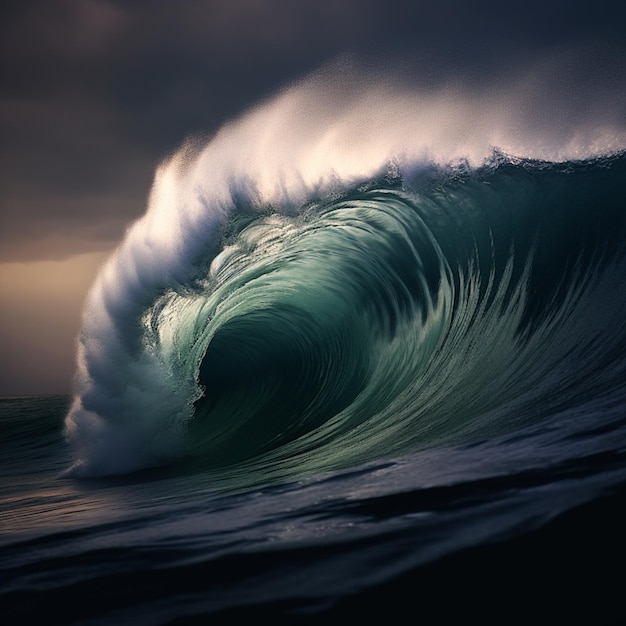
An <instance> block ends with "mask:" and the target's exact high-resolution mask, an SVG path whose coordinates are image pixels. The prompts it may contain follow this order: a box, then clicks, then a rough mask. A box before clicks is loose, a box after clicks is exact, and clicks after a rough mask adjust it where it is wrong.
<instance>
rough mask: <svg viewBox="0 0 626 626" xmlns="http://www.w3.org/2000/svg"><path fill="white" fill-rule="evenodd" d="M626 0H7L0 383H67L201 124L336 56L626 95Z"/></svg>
mask: <svg viewBox="0 0 626 626" xmlns="http://www.w3.org/2000/svg"><path fill="white" fill-rule="evenodd" d="M624 7H625V5H624V3H623V2H617V1H613V2H606V1H602V0H599V1H596V2H593V3H589V2H585V3H582V2H575V1H571V0H570V1H565V0H563V1H561V0H556V1H552V2H551V1H550V0H541V1H539V0H531V1H526V2H516V3H511V2H502V1H500V2H492V1H488V0H483V1H472V0H467V1H460V0H425V1H420V0H412V1H409V0H317V1H315V2H312V1H309V0H176V1H174V0H136V1H126V2H122V1H105V0H4V1H3V2H2V4H0V137H1V141H0V325H1V326H0V328H1V330H0V358H1V362H2V366H1V370H0V394H22V393H54V392H68V391H69V390H70V382H71V375H72V368H73V356H72V354H73V349H74V346H73V338H74V336H75V335H76V333H77V331H78V324H79V311H80V304H81V302H82V300H83V298H84V295H85V291H86V289H87V288H88V286H89V284H90V282H91V280H92V278H93V274H94V272H95V271H96V268H97V266H98V264H99V263H100V262H101V261H102V259H103V258H104V255H105V254H106V253H107V252H108V251H110V250H111V249H112V248H113V247H114V246H115V244H116V243H117V242H118V241H119V240H120V238H121V237H122V236H123V233H124V230H125V228H126V227H127V226H128V224H129V223H130V222H131V221H132V220H133V219H135V218H137V217H138V216H140V215H141V214H142V213H143V212H144V210H145V204H146V196H147V194H148V192H149V190H150V185H151V181H152V176H153V173H154V169H155V167H156V166H157V165H158V163H159V162H160V161H161V160H162V159H163V158H164V157H165V156H166V155H167V154H169V153H171V152H172V151H173V150H175V149H176V147H177V146H179V145H180V144H181V143H182V142H183V140H184V139H185V138H186V137H188V136H189V135H191V134H195V135H198V134H199V135H203V136H206V137H207V138H208V137H210V136H211V135H212V134H213V133H215V132H216V131H217V129H218V128H219V127H220V126H221V125H222V124H223V123H224V122H225V121H228V120H231V119H233V118H234V117H236V116H237V115H238V114H240V113H241V112H243V111H245V110H246V108H247V107H249V106H251V105H252V104H254V103H256V102H258V101H259V99H262V98H267V97H269V96H271V95H272V94H273V93H275V92H276V90H277V89H279V88H281V87H284V86H286V85H288V84H289V83H290V82H291V81H293V80H294V79H296V78H299V77H301V76H303V75H305V74H307V73H308V72H311V71H313V70H315V69H316V68H318V67H320V66H321V65H323V64H325V63H329V62H331V61H333V60H335V59H337V58H338V57H344V58H345V59H347V60H348V61H349V62H353V63H356V64H357V65H358V66H359V67H360V70H361V71H366V72H367V71H368V68H371V71H372V72H373V73H376V72H378V73H385V72H390V71H394V72H397V73H398V74H399V75H400V76H401V80H403V81H410V82H412V83H414V84H415V85H416V86H418V87H420V88H423V89H429V88H433V87H436V86H438V85H446V84H450V83H453V84H455V85H456V86H457V87H458V88H460V89H469V90H480V89H481V87H483V86H485V85H487V84H497V83H498V81H502V80H505V79H507V78H508V77H510V76H511V75H516V74H521V73H523V72H524V71H527V69H528V68H533V67H540V66H543V65H545V64H551V66H552V67H554V68H556V69H555V70H554V76H555V77H556V79H557V80H558V81H560V83H559V84H558V85H557V87H556V91H557V92H558V91H560V92H562V93H563V94H565V95H566V97H567V98H568V100H569V101H571V102H573V105H572V110H576V109H577V108H578V109H581V110H582V109H584V107H586V106H588V101H587V95H586V94H588V93H590V92H594V93H596V94H597V93H600V94H602V96H603V98H604V99H605V100H606V101H608V102H617V103H619V102H622V103H623V102H626V27H625V24H626V9H625V8H624ZM590 86H591V88H590ZM623 111H624V109H623V108H622V109H619V111H617V113H616V114H617V115H622V114H623ZM614 113H615V112H614ZM623 121H624V123H625V124H626V120H623Z"/></svg>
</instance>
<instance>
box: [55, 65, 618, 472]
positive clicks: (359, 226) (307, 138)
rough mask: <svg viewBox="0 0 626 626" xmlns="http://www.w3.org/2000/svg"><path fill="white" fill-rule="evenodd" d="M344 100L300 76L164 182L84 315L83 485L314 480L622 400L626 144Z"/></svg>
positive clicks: (375, 99)
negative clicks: (225, 471)
mask: <svg viewBox="0 0 626 626" xmlns="http://www.w3.org/2000/svg"><path fill="white" fill-rule="evenodd" d="M358 87H359V88H358V89H356V92H357V93H358V97H357V96H354V95H352V96H351V97H350V98H346V97H345V93H344V94H343V95H342V94H339V95H337V94H338V86H337V84H336V83H335V84H330V85H329V81H328V78H327V77H320V76H315V77H313V78H311V79H308V80H307V81H305V82H303V83H301V84H299V85H296V86H295V87H292V88H291V89H289V90H287V91H286V92H284V93H283V94H281V95H280V96H278V97H277V98H276V99H274V100H273V101H271V102H268V103H266V104H265V105H264V106H263V107H260V108H259V109H257V110H255V111H252V112H251V113H250V114H248V115H247V116H246V117H244V118H242V119H241V120H240V121H238V122H237V123H234V124H231V125H229V126H227V127H226V128H225V129H223V130H222V131H221V132H220V133H219V134H218V135H217V136H216V137H215V138H213V140H212V141H211V142H209V143H208V145H206V146H204V147H202V148H197V147H193V146H192V145H191V144H190V145H187V146H185V147H184V148H183V149H182V150H181V151H180V152H179V153H178V154H177V155H175V156H174V157H172V158H171V159H170V160H169V161H168V162H166V163H165V164H164V165H163V166H162V167H161V168H160V169H159V170H158V171H157V175H156V179H155V185H154V188H153V191H152V195H151V199H150V204H149V209H148V211H147V213H146V215H145V216H144V217H143V218H142V219H141V220H139V221H138V222H137V223H136V224H134V225H133V226H132V227H131V228H130V229H129V231H128V233H127V236H126V239H125V240H124V242H123V243H122V244H121V246H120V247H119V248H118V250H117V251H116V252H115V254H114V255H113V256H112V257H111V259H110V260H109V262H108V264H107V265H106V266H105V268H104V269H103V271H102V272H101V274H100V275H99V277H98V279H97V281H96V283H95V285H94V286H93V288H92V290H91V292H90V295H89V298H88V302H87V304H86V307H85V313H84V321H83V329H82V332H81V336H80V341H79V350H78V372H77V381H76V384H77V391H76V395H75V398H74V403H73V406H72V409H71V411H70V413H69V415H68V417H67V419H66V432H67V435H68V437H69V439H70V441H71V443H72V444H73V446H74V450H75V454H76V459H77V460H76V464H75V465H74V468H73V471H74V472H75V473H77V474H86V475H98V474H110V473H123V472H128V471H133V470H137V469H140V468H144V467H150V466H155V465H159V464H162V463H167V462H169V461H172V460H174V459H177V458H179V457H181V456H183V457H185V458H187V459H189V460H190V461H191V463H192V464H193V466H200V467H214V468H220V467H230V468H231V470H233V468H237V467H238V468H240V469H241V468H243V469H242V471H243V472H246V471H248V472H249V471H250V464H252V465H253V466H254V468H255V471H256V472H257V474H259V473H260V474H264V475H267V476H276V475H280V476H290V475H292V474H293V473H294V472H308V471H320V470H329V469H334V468H338V467H346V466H350V465H354V464H358V463H363V462H367V461H369V460H372V459H375V458H380V457H386V456H397V455H401V454H405V453H407V452H411V451H413V450H416V449H420V448H424V447H427V446H432V445H450V444H469V443H471V442H474V441H477V440H479V439H484V438H489V437H493V436H497V435H500V434H503V433H507V432H511V431H518V430H520V429H523V428H525V427H527V426H529V425H531V424H535V423H537V422H540V421H542V420H551V419H552V420H553V419H558V416H559V415H561V414H562V413H563V412H564V411H567V412H568V414H571V412H572V411H574V412H575V410H576V408H577V407H578V408H582V407H585V406H590V405H593V406H594V407H595V409H594V410H595V411H596V412H597V410H600V409H601V407H602V406H604V405H607V406H608V405H610V404H611V398H612V397H613V395H614V394H615V393H616V390H617V391H618V392H619V390H620V389H621V388H623V385H624V383H623V381H624V372H625V371H626V361H625V360H624V357H623V354H624V353H625V351H624V348H625V347H626V328H625V325H624V323H623V319H622V317H623V314H622V311H623V304H624V289H623V286H622V283H623V279H622V276H623V275H624V269H626V268H624V263H625V260H624V255H623V252H624V250H623V243H622V242H623V241H624V237H623V235H624V228H625V226H626V224H625V222H626V218H625V216H624V214H623V206H624V191H623V180H624V179H625V178H624V174H625V173H626V157H625V156H624V154H623V153H620V152H616V150H615V147H616V145H626V141H624V138H623V135H621V134H620V133H619V132H618V131H617V130H616V129H615V128H607V127H606V125H605V126H603V127H602V128H597V129H595V132H594V129H593V128H590V127H589V126H588V127H587V128H586V134H585V133H583V135H584V136H583V137H582V139H581V134H580V128H578V129H577V131H576V133H573V132H572V133H570V134H569V135H568V134H567V129H564V128H555V129H554V131H553V132H554V136H552V137H548V139H550V140H549V141H547V140H546V137H545V136H543V137H542V138H541V141H537V140H536V138H534V137H533V132H532V129H530V128H528V129H522V131H520V129H519V125H518V124H517V123H516V124H513V122H512V120H514V119H515V116H516V114H517V113H519V111H513V112H509V113H507V114H504V113H502V111H501V107H499V106H495V105H488V103H489V102H490V98H492V100H491V102H495V100H494V99H493V95H494V94H484V95H483V96H482V100H481V103H477V101H476V99H471V98H468V97H465V98H461V97H460V96H459V97H458V98H456V99H455V98H452V97H451V94H450V92H449V91H448V92H445V93H438V94H435V95H432V94H431V95H430V96H428V97H425V96H423V97H421V98H418V97H416V96H415V95H414V94H407V93H404V92H400V91H399V90H397V89H396V90H395V91H394V90H390V87H389V86H388V85H387V86H386V87H385V89H384V90H383V89H380V88H376V89H374V88H372V87H370V86H363V85H359V86H358ZM352 88H353V92H351V93H354V88H355V85H352ZM343 89H345V87H343ZM383 94H384V95H383ZM383 98H384V103H385V104H384V106H383V105H382V102H383ZM311 102H315V104H314V105H312V104H311ZM321 102H324V103H326V104H321ZM479 104H480V106H479ZM444 105H445V106H444ZM494 106H495V108H494ZM496 110H497V111H498V112H499V117H497V119H494V111H496ZM303 111H306V112H307V114H308V116H307V117H306V120H303ZM513 129H514V130H515V132H513ZM588 136H593V138H594V141H593V142H591V143H590V142H589V141H588ZM515 137H517V138H518V140H516V139H515ZM520 137H521V139H520ZM581 142H582V143H581ZM494 145H497V146H499V147H500V148H504V149H506V154H504V153H502V152H500V151H497V150H494V148H493V146H494ZM510 154H516V155H523V157H522V156H516V157H513V156H508V155H510ZM581 154H583V155H584V158H581ZM619 393H621V392H619ZM233 471H234V470H233Z"/></svg>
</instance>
